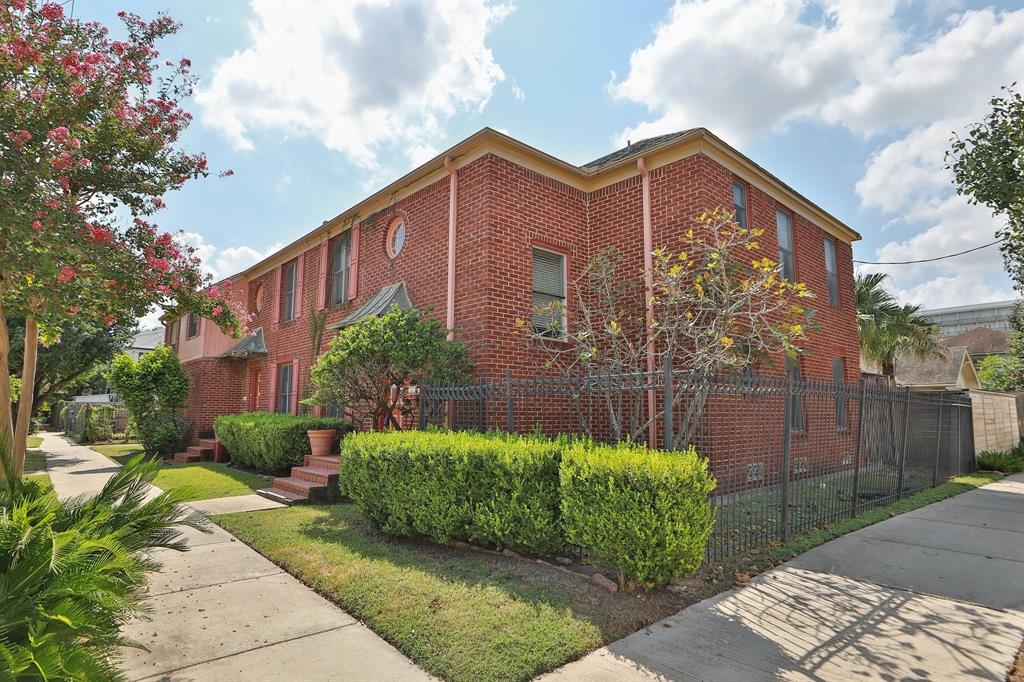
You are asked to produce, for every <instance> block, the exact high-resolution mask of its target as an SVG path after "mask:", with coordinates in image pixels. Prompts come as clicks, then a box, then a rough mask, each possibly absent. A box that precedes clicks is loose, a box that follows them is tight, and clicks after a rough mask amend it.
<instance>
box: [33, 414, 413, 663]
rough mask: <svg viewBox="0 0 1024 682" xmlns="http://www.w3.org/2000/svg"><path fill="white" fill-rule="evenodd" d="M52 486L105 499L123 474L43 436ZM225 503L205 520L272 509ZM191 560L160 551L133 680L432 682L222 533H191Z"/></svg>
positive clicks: (129, 631) (63, 493) (209, 507)
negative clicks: (105, 489)
mask: <svg viewBox="0 0 1024 682" xmlns="http://www.w3.org/2000/svg"><path fill="white" fill-rule="evenodd" d="M40 449H42V450H44V451H45V452H46V460H47V461H46V464H47V469H48V473H49V475H50V480H51V481H52V482H53V486H54V488H55V490H56V491H57V494H58V495H59V496H60V497H71V496H75V495H80V494H83V493H92V492H96V491H97V490H99V489H100V488H101V487H102V486H103V484H104V482H106V480H107V479H108V478H109V477H110V476H111V475H113V473H114V472H115V471H116V470H117V469H118V465H117V464H115V463H113V462H112V461H111V460H109V459H107V458H106V457H104V456H103V455H101V454H99V453H97V452H95V451H93V450H91V449H89V448H86V447H82V446H79V445H74V444H72V443H70V442H69V441H67V440H65V439H64V438H63V437H61V436H58V435H56V434H52V433H47V434H43V445H42V446H41V448H40ZM247 497H248V496H245V497H243V498H222V499H221V500H216V501H213V500H206V501H203V502H202V503H196V504H195V507H196V508H201V509H202V510H203V511H204V512H213V513H221V512H223V511H236V510H241V509H254V508H266V504H265V501H264V500H263V498H259V500H258V501H253V500H248V499H246V498H247ZM185 534H186V536H187V538H188V541H189V545H190V551H188V552H175V551H172V550H157V551H156V552H155V553H154V554H155V556H156V557H157V559H158V560H159V561H160V562H161V563H162V564H163V568H162V570H161V571H160V572H159V573H157V574H155V575H154V576H153V577H152V579H151V581H150V585H149V597H148V599H147V606H148V608H149V610H150V616H151V620H148V621H136V622H133V623H131V624H129V625H128V626H127V627H126V628H125V630H124V632H125V635H127V636H128V637H130V638H132V639H134V640H135V641H137V642H140V643H142V644H143V645H145V646H146V647H147V648H148V649H149V651H141V650H137V649H126V650H125V651H124V655H123V657H122V666H121V667H122V670H123V671H124V672H125V674H126V676H127V677H128V679H131V680H147V681H152V680H162V681H173V680H180V681H186V680H193V681H200V680H211V681H212V680H247V681H249V680H303V682H307V681H308V682H312V681H316V680H339V679H347V680H355V679H358V680H382V681H383V680H426V679H430V677H429V675H427V674H426V673H425V672H424V671H423V670H421V669H420V668H418V667H417V666H415V665H414V664H413V663H412V662H411V661H409V659H407V658H406V657H405V656H403V655H402V654H401V653H399V651H398V650H397V649H395V648H394V647H392V646H391V645H390V644H388V643H387V642H385V641H384V640H382V639H381V638H380V637H378V636H377V635H376V634H374V633H373V632H372V631H370V630H369V628H367V627H366V626H364V625H363V624H362V623H359V622H357V621H356V620H355V619H354V618H352V617H351V616H349V615H348V614H347V613H345V612H344V611H342V610H341V609H339V608H338V607H336V606H335V605H333V604H332V603H330V602H329V601H327V600H326V599H324V598H323V597H320V596H319V595H317V594H316V593H315V592H313V591H312V590H310V589H309V588H308V587H306V586H305V585H303V584H302V583H300V582H299V581H298V580H296V579H295V578H292V577H291V576H290V575H288V574H287V573H285V572H284V571H282V570H281V569H280V568H278V567H277V566H276V565H275V564H273V563H271V562H270V561H268V560H267V559H265V558H263V557H262V556H260V555H259V554H258V553H257V552H255V551H254V550H252V549H250V548H249V547H248V546H246V545H245V544H243V543H242V542H240V541H238V540H236V539H235V538H234V537H233V536H232V535H231V534H230V533H228V532H227V531H225V530H224V529H222V528H218V527H214V528H213V532H212V533H210V534H205V533H201V532H198V531H194V530H191V529H186V531H185Z"/></svg>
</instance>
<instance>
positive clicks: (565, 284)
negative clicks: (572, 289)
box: [530, 244, 569, 341]
mask: <svg viewBox="0 0 1024 682" xmlns="http://www.w3.org/2000/svg"><path fill="white" fill-rule="evenodd" d="M534 251H543V252H545V253H550V254H553V255H555V256H558V257H559V258H561V259H562V333H561V334H560V335H559V336H546V335H544V334H540V333H538V332H537V329H536V327H534V328H533V333H534V335H535V336H540V337H542V338H546V339H551V340H555V341H565V340H566V339H568V338H569V255H568V254H566V253H564V252H562V251H558V250H556V249H552V248H548V247H544V246H541V245H539V244H532V245H531V248H530V299H531V301H530V302H531V304H533V306H534V310H536V303H535V300H534V297H535V296H536V294H537V290H536V289H534V288H533V268H534V257H533V252H534ZM545 295H547V296H549V295H550V294H545ZM530 324H531V325H532V324H533V320H532V317H531V320H530Z"/></svg>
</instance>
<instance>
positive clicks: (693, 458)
mask: <svg viewBox="0 0 1024 682" xmlns="http://www.w3.org/2000/svg"><path fill="white" fill-rule="evenodd" d="M340 473H341V476H340V486H341V492H342V494H343V495H345V496H347V497H348V498H350V499H352V500H353V501H354V502H355V503H356V504H358V505H359V507H360V509H361V510H362V512H363V514H364V516H365V517H366V518H367V520H368V521H369V522H370V523H371V524H373V525H374V526H376V527H377V528H379V529H381V530H382V531H384V532H386V533H391V534H394V535H403V536H419V537H428V538H432V539H434V540H436V541H438V542H447V541H449V540H451V539H461V540H467V541H470V542H476V543H480V544H484V545H489V546H492V547H497V548H504V547H510V548H513V549H517V550H520V551H525V552H528V553H534V554H541V555H543V554H550V553H553V552H557V551H558V550H561V549H564V548H566V547H569V546H571V545H576V546H579V547H582V548H583V549H585V550H586V551H587V552H588V553H590V554H591V555H592V556H595V557H600V558H602V559H605V560H607V561H609V562H611V563H612V564H614V565H615V566H617V567H618V568H619V570H620V582H621V583H623V584H627V583H628V582H632V583H635V584H640V585H644V586H654V585H659V584H664V583H665V582H667V581H668V580H669V579H671V578H672V577H674V576H677V575H681V574H684V573H686V572H691V571H693V570H695V569H696V568H697V567H698V566H699V565H700V563H701V561H702V559H703V557H704V545H705V543H706V542H707V538H708V535H709V534H710V532H711V527H712V523H713V520H714V515H713V511H712V509H711V506H710V504H709V502H708V494H709V493H710V492H711V490H712V489H713V488H714V485H715V481H714V478H713V477H712V476H711V474H710V473H709V472H708V468H707V462H706V461H705V460H704V459H702V458H700V457H698V456H697V453H696V452H694V451H693V450H692V449H691V450H689V451H685V452H658V451H652V450H647V449H646V448H643V447H639V446H628V445H620V446H605V445H598V444H595V443H592V442H590V441H583V440H577V441H572V440H567V439H559V440H550V439H547V438H543V437H540V436H511V435H507V434H494V433H491V434H477V433H466V432H449V431H404V432H403V431H387V432H378V433H356V434H353V435H351V436H349V437H348V438H346V439H345V440H344V441H343V442H342V444H341V470H340Z"/></svg>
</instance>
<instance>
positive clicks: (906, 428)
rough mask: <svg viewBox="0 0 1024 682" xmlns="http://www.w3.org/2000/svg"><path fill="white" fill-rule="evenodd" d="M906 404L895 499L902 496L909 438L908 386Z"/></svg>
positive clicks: (908, 388)
mask: <svg viewBox="0 0 1024 682" xmlns="http://www.w3.org/2000/svg"><path fill="white" fill-rule="evenodd" d="M905 402H906V404H907V407H906V409H905V410H904V411H903V447H901V448H900V461H899V464H898V465H897V468H898V469H899V473H897V474H896V499H897V500H898V499H900V498H901V497H903V473H904V472H905V471H906V469H907V442H908V441H909V440H910V387H909V386H907V397H906V398H905Z"/></svg>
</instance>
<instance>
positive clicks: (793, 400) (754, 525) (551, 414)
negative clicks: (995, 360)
mask: <svg viewBox="0 0 1024 682" xmlns="http://www.w3.org/2000/svg"><path fill="white" fill-rule="evenodd" d="M418 407H419V415H418V423H419V425H420V427H421V428H425V427H427V426H429V425H446V426H449V427H452V428H456V429H477V430H488V429H499V430H505V431H509V432H514V433H515V432H518V433H526V432H534V431H537V432H542V433H545V434H547V435H552V436H553V435H559V434H579V435H587V436H590V437H592V438H594V439H595V440H598V441H603V442H615V441H620V440H626V439H630V440H634V441H644V442H647V443H648V444H649V445H652V446H654V447H659V448H666V449H681V448H685V447H689V446H690V445H692V446H694V447H695V448H696V450H697V452H699V453H700V454H701V455H702V456H704V457H707V458H708V461H709V465H710V468H711V470H712V472H713V473H714V475H715V477H716V479H717V480H718V485H717V487H716V490H715V492H714V493H713V495H712V504H713V505H714V506H715V507H716V509H717V520H716V524H715V530H714V533H713V534H712V537H711V540H710V541H709V544H708V550H707V553H708V559H709V560H712V561H714V560H718V559H721V558H724V557H726V556H729V555H730V554H733V553H736V552H741V551H744V550H747V549H752V548H755V547H759V546H761V545H764V544H766V543H768V542H770V541H773V540H782V541H785V540H786V539H788V538H789V537H790V535H791V534H793V533H797V532H801V531H804V530H807V529H809V528H812V527H814V526H817V525H820V524H823V523H828V522H830V521H834V520H837V519H839V518H841V517H844V516H850V515H855V514H857V513H859V512H861V511H863V510H866V509H869V508H871V507H874V506H877V505H881V504H886V503H888V502H891V501H893V500H896V499H898V498H900V497H903V496H905V495H907V494H910V493H914V492H917V491H920V490H923V489H926V488H930V487H933V486H935V485H937V484H938V483H940V482H942V481H944V480H946V479H947V478H949V477H950V476H954V475H957V474H960V473H966V472H969V471H973V470H974V469H975V458H974V447H973V431H972V419H971V402H970V399H969V398H968V397H967V395H966V394H962V393H952V392H918V391H910V390H909V389H905V388H896V387H892V386H890V385H888V384H887V383H882V382H873V381H864V380H862V381H859V382H857V383H838V384H837V383H832V382H825V381H816V380H795V379H790V378H786V377H768V376H759V375H753V374H734V375H718V376H701V375H694V374H692V373H688V372H681V371H674V370H673V369H672V367H671V366H670V365H668V366H666V367H664V368H663V371H661V372H654V373H637V374H615V375H609V374H602V375H596V374H591V375H579V376H570V377H529V378H516V377H514V376H512V374H511V373H508V374H507V375H506V377H505V379H504V380H502V381H497V382H487V383H482V382H481V383H474V384H470V385H445V386H429V387H424V388H422V390H421V391H420V395H419V406H418ZM651 415H653V418H652V416H651ZM666 415H668V417H667V418H666Z"/></svg>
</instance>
